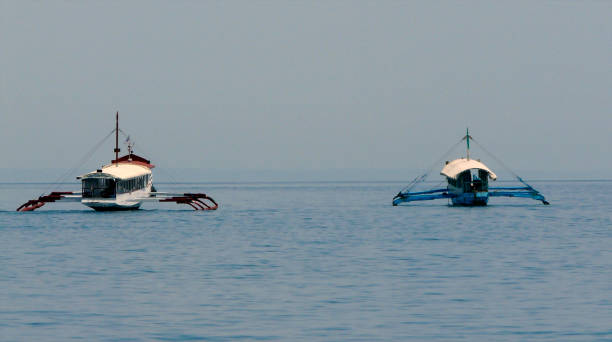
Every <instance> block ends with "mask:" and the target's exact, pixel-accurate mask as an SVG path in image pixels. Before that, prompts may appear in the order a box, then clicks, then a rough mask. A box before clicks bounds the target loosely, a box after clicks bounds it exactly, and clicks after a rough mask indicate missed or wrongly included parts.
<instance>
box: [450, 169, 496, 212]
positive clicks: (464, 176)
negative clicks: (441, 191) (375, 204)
mask: <svg viewBox="0 0 612 342" xmlns="http://www.w3.org/2000/svg"><path fill="white" fill-rule="evenodd" d="M440 174H441V175H443V176H446V181H447V182H448V192H449V193H450V194H453V195H455V197H452V201H453V204H458V205H486V204H487V201H488V197H489V196H488V191H489V179H491V180H495V179H497V175H495V173H493V171H491V170H490V169H489V168H488V167H487V166H486V165H485V164H483V163H482V162H480V160H477V159H468V158H459V159H455V160H453V161H447V162H446V164H445V165H444V168H443V169H442V171H441V172H440Z"/></svg>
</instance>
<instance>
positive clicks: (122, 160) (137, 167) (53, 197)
mask: <svg viewBox="0 0 612 342" xmlns="http://www.w3.org/2000/svg"><path fill="white" fill-rule="evenodd" d="M119 132H120V130H119V113H117V116H116V126H115V129H114V130H113V131H112V132H111V133H115V149H114V153H115V159H114V160H113V161H112V162H111V163H110V164H108V165H105V166H103V167H102V168H101V169H98V170H96V171H93V172H90V173H87V174H85V175H82V176H79V177H77V179H80V180H81V192H76V191H75V192H73V191H54V192H51V193H49V194H46V195H45V194H43V195H41V196H40V197H38V198H37V199H33V200H29V201H27V202H26V203H24V204H22V205H20V206H19V207H18V208H17V211H33V210H36V209H38V208H40V207H42V206H43V205H45V204H46V203H51V202H60V201H61V202H81V203H82V204H84V205H86V206H88V207H90V208H92V209H94V210H96V211H111V210H133V209H138V208H140V206H141V205H142V203H144V202H174V203H177V204H187V205H189V206H191V207H192V208H193V209H195V210H216V209H217V208H219V205H218V204H217V202H216V201H215V200H214V199H213V198H212V197H210V196H208V195H206V194H204V193H170V192H158V191H156V189H155V187H154V186H153V173H152V172H151V170H152V169H153V168H154V167H155V166H154V165H153V164H151V162H150V161H149V160H147V159H145V158H143V157H141V156H138V155H136V154H134V153H133V152H132V146H133V145H132V144H131V143H130V142H129V137H128V154H127V155H125V156H123V157H119V152H120V151H121V150H120V149H119ZM109 136H110V135H109ZM107 137H108V136H107Z"/></svg>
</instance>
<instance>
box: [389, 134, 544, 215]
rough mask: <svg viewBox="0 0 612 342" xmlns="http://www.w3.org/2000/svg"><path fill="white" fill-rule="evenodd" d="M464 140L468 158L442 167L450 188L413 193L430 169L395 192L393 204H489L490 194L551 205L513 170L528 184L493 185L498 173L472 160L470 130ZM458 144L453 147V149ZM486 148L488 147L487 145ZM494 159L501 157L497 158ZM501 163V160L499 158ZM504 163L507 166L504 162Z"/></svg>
mask: <svg viewBox="0 0 612 342" xmlns="http://www.w3.org/2000/svg"><path fill="white" fill-rule="evenodd" d="M464 140H465V141H466V144H467V153H466V158H459V159H455V160H453V161H447V162H446V164H445V165H444V167H443V168H442V171H440V174H441V175H443V176H445V177H446V181H447V183H448V184H447V186H446V188H439V189H431V190H427V191H418V192H411V190H412V189H413V188H414V187H415V186H416V185H417V184H420V183H422V182H424V181H425V179H426V177H427V175H428V173H429V172H430V171H428V172H426V173H425V174H424V175H422V176H419V177H417V178H415V179H414V180H413V181H412V182H411V183H410V184H409V185H408V186H406V187H405V188H404V189H402V190H401V191H400V192H399V193H398V194H397V195H395V197H394V198H393V206H397V205H399V204H400V203H407V202H414V201H429V200H435V199H441V198H446V199H450V201H451V202H452V203H453V205H459V206H484V205H487V203H488V201H489V198H490V197H523V198H532V199H534V200H538V201H542V203H543V204H546V205H548V204H550V203H548V201H546V198H544V196H543V195H542V194H541V193H540V192H539V191H538V190H536V189H534V188H533V187H532V186H531V185H529V184H527V183H526V182H525V181H524V180H523V179H522V178H521V177H519V176H518V175H516V174H515V173H514V172H512V174H513V175H514V177H516V179H517V180H518V181H519V182H521V183H522V184H523V185H524V186H520V187H489V180H492V181H495V180H496V179H497V175H496V174H495V173H494V172H493V171H491V169H489V168H488V167H487V166H486V165H485V164H483V163H482V162H481V161H480V160H479V159H470V140H472V141H474V139H473V138H472V137H471V136H470V134H469V130H468V131H466V134H465V136H464V137H463V138H462V139H461V141H460V142H459V143H461V142H462V141H464ZM459 143H457V144H459ZM455 146H456V145H455ZM455 146H453V148H454V147H455ZM481 147H482V146H481ZM482 148H483V150H484V147H482ZM485 151H486V150H485ZM489 154H490V153H489ZM491 156H493V155H491ZM493 158H494V159H497V158H495V157H493ZM498 162H500V163H501V161H499V160H498ZM501 164H502V165H503V163H501ZM430 170H431V168H430Z"/></svg>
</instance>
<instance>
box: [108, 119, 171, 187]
mask: <svg viewBox="0 0 612 342" xmlns="http://www.w3.org/2000/svg"><path fill="white" fill-rule="evenodd" d="M119 133H121V134H122V135H123V137H124V138H127V137H128V136H129V135H127V134H126V133H125V132H124V131H122V130H121V129H119ZM138 148H139V149H141V150H142V152H143V153H144V154H145V155H147V156H153V155H152V154H150V153H149V152H148V151H146V150H145V149H144V148H142V145H138ZM157 170H158V171H159V172H160V173H163V174H164V175H165V176H166V177H168V178H170V180H171V181H172V182H174V183H178V181H177V180H176V178H174V176H173V175H172V174H170V171H166V170H165V169H164V168H161V167H159V166H157Z"/></svg>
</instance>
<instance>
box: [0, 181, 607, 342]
mask: <svg viewBox="0 0 612 342" xmlns="http://www.w3.org/2000/svg"><path fill="white" fill-rule="evenodd" d="M403 185H404V184H402V183H274V184H271V183H268V184H255V183H251V184H159V185H158V190H159V191H174V190H177V191H193V192H206V193H209V194H210V195H212V196H213V197H214V198H215V199H217V200H218V201H219V202H220V204H221V207H220V209H219V210H218V211H216V212H195V211H192V210H191V209H190V208H189V207H180V206H177V205H175V204H163V205H154V204H145V207H144V210H139V211H133V212H120V213H96V212H94V211H92V210H90V209H87V208H86V207H83V206H80V205H79V204H55V205H53V204H52V205H48V206H45V207H43V208H41V209H40V210H39V211H36V212H32V213H16V212H14V211H13V210H14V209H15V208H16V207H17V206H18V205H19V204H21V202H24V201H25V200H27V199H29V198H30V197H32V198H33V197H35V196H37V195H38V194H39V193H40V192H42V191H44V190H45V189H46V188H48V185H45V184H0V209H1V210H3V211H0V340H2V341H68V340H88V341H150V340H160V341H199V340H202V341H234V340H238V341H413V340H414V341H458V340H463V341H611V340H612V208H611V207H612V204H611V203H612V201H611V199H612V195H611V194H612V182H605V181H601V182H595V181H593V182H534V183H533V185H534V186H535V187H537V188H539V189H540V190H541V191H542V192H543V193H544V194H545V195H546V196H547V198H548V200H549V201H550V202H551V205H550V206H544V205H542V204H540V203H539V202H536V201H533V200H527V199H522V200H521V199H499V198H494V199H492V201H491V205H490V206H488V207H483V208H454V207H449V206H447V205H446V202H444V201H438V202H422V203H420V204H413V205H409V206H405V207H392V206H391V199H392V197H393V195H394V194H395V193H397V191H398V190H399V189H400V188H402V186H403ZM188 209H189V210H188Z"/></svg>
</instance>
